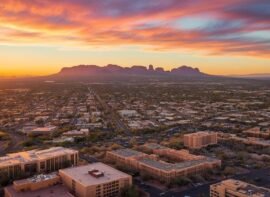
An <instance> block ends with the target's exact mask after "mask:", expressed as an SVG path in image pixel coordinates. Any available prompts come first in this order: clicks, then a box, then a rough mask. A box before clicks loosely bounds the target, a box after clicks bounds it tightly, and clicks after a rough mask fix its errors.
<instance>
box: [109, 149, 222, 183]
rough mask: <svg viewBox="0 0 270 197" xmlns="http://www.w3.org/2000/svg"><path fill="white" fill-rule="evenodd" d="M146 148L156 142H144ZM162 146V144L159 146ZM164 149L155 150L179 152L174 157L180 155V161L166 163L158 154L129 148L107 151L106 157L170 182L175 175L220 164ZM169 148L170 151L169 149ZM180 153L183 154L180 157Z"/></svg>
mask: <svg viewBox="0 0 270 197" xmlns="http://www.w3.org/2000/svg"><path fill="white" fill-rule="evenodd" d="M145 146H147V147H148V148H149V147H150V146H151V147H152V148H154V147H157V146H159V145H157V144H146V145H145ZM160 147H162V146H160ZM163 149H164V150H166V149H168V150H167V152H166V151H164V152H165V153H164V152H163V151H161V150H162V148H160V151H157V152H156V153H157V154H159V155H161V156H169V157H173V156H172V155H173V154H174V153H176V154H179V155H178V156H176V158H178V159H179V157H181V162H176V163H168V162H165V161H162V160H159V159H158V155H154V154H152V155H148V154H145V153H141V152H138V151H134V150H131V149H119V150H115V151H109V152H107V158H108V159H109V160H111V161H115V162H116V163H118V164H121V165H123V166H125V167H131V168H133V169H135V170H138V171H140V172H144V173H147V174H149V175H151V176H153V177H157V178H160V179H162V180H164V181H166V182H170V181H172V180H174V179H175V178H177V177H181V176H186V175H189V174H193V173H200V172H203V171H205V170H207V169H212V168H215V167H218V166H220V165H221V161H220V160H217V159H213V158H209V157H204V156H196V155H193V157H192V155H191V154H190V153H188V152H186V151H180V152H179V153H178V152H174V151H172V150H173V149H169V148H165V147H164V148H163ZM170 150H171V151H170ZM182 155H184V156H183V157H182Z"/></svg>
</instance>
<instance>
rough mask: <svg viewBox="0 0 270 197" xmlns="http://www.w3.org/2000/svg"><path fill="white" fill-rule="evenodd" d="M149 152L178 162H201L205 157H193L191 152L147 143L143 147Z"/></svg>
mask: <svg viewBox="0 0 270 197" xmlns="http://www.w3.org/2000/svg"><path fill="white" fill-rule="evenodd" d="M143 148H145V149H146V150H147V151H151V152H152V153H153V154H156V155H159V156H165V157H168V158H170V159H174V160H178V161H190V160H200V159H203V158H204V157H203V156H201V155H193V154H190V153H189V150H185V149H182V150H175V149H172V148H168V147H165V146H161V145H159V144H156V143H147V144H144V145H143Z"/></svg>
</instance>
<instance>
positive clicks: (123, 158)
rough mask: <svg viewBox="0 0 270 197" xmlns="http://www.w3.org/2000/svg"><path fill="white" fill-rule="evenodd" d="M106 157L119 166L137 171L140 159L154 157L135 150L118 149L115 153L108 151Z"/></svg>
mask: <svg viewBox="0 0 270 197" xmlns="http://www.w3.org/2000/svg"><path fill="white" fill-rule="evenodd" d="M106 157H107V158H108V159H109V160H111V161H115V162H116V163H118V164H120V165H125V166H126V167H129V168H134V169H139V161H138V159H140V158H148V157H154V155H148V154H145V153H142V152H139V151H136V150H132V149H128V148H126V149H118V150H115V151H109V152H107V153H106Z"/></svg>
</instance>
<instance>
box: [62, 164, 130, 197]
mask: <svg viewBox="0 0 270 197" xmlns="http://www.w3.org/2000/svg"><path fill="white" fill-rule="evenodd" d="M59 175H60V176H61V179H62V181H63V183H64V184H65V185H66V186H67V187H68V188H69V189H70V190H71V191H72V192H73V193H74V194H75V196H78V197H88V196H91V197H109V196H119V194H120V192H121V189H122V188H125V187H129V186H131V185H132V177H131V176H130V175H128V174H125V173H123V172H121V171H118V170H116V169H114V168H112V167H110V166H108V165H105V164H103V163H93V164H89V165H86V166H79V167H74V168H67V169H62V170H59Z"/></svg>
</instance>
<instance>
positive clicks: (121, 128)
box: [88, 88, 131, 136]
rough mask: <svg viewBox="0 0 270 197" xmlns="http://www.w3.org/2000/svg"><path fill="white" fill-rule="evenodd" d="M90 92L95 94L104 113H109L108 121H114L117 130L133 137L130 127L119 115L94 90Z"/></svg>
mask: <svg viewBox="0 0 270 197" xmlns="http://www.w3.org/2000/svg"><path fill="white" fill-rule="evenodd" d="M88 90H89V92H90V93H93V94H94V96H95V98H96V100H97V101H98V102H99V103H100V105H101V106H102V108H103V109H104V111H105V112H106V113H108V115H107V117H108V118H107V119H108V120H111V121H112V123H113V125H115V127H116V130H118V131H121V132H124V133H125V134H126V135H127V136H131V131H130V129H129V127H128V126H127V125H126V124H125V123H124V122H123V121H122V119H121V117H120V116H119V114H117V113H116V112H115V111H114V110H113V109H111V108H110V106H109V105H108V104H107V103H106V102H104V101H103V100H102V99H101V98H100V96H99V95H98V94H97V93H96V92H93V90H90V89H89V88H88Z"/></svg>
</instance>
